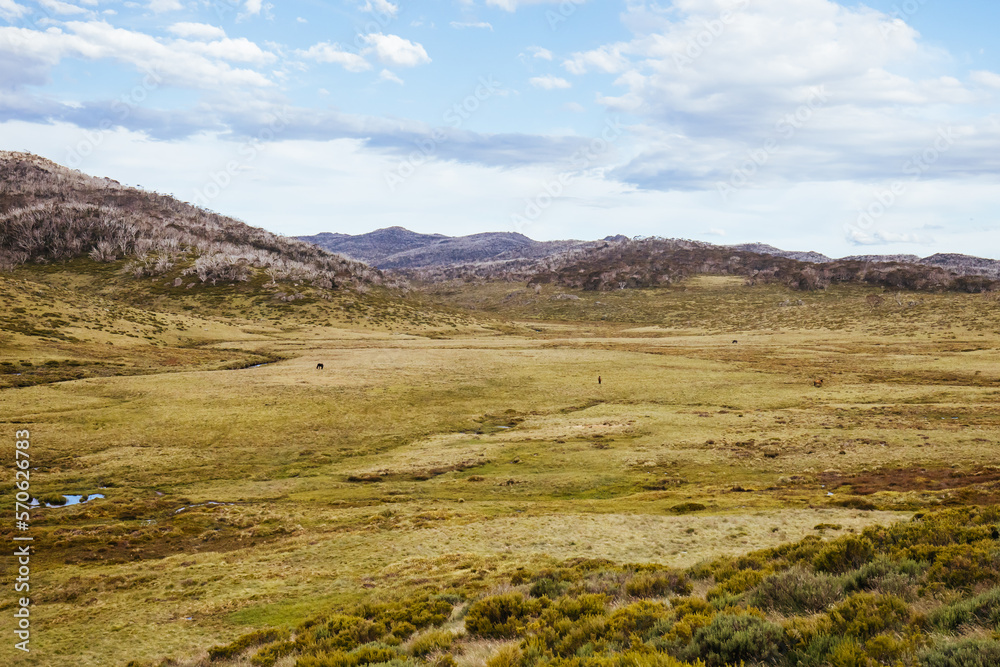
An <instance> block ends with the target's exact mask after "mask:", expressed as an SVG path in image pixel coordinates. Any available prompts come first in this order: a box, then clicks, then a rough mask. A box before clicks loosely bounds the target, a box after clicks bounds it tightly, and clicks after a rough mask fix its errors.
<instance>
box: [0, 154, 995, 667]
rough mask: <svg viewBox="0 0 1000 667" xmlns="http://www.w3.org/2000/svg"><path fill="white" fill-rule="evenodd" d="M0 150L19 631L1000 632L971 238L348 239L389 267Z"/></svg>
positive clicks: (983, 358) (987, 298) (938, 636)
mask: <svg viewBox="0 0 1000 667" xmlns="http://www.w3.org/2000/svg"><path fill="white" fill-rule="evenodd" d="M0 184H2V185H0V187H2V192H0V207H2V209H3V211H2V215H0V262H2V265H3V272H2V273H0V293H2V302H3V304H4V308H3V311H2V312H0V406H2V409H0V414H2V421H3V423H4V424H5V425H6V426H5V433H8V434H9V439H10V440H11V443H10V444H11V446H10V447H8V446H5V447H4V448H3V450H2V451H3V457H2V458H3V465H4V466H6V468H5V469H6V470H15V469H17V468H18V467H19V466H18V463H17V461H18V460H21V458H20V457H19V456H15V452H16V451H17V450H15V448H14V447H13V439H14V433H15V432H21V431H24V432H27V431H30V469H29V473H30V484H28V483H25V484H21V483H20V482H19V481H16V480H15V479H14V477H13V476H12V475H5V477H4V480H3V483H2V486H3V500H2V502H0V504H2V511H3V513H4V516H5V517H11V516H13V515H14V514H15V510H16V508H15V502H16V496H17V493H18V491H19V489H26V488H28V489H30V492H29V494H28V495H30V498H31V505H32V506H31V509H30V529H29V532H30V535H31V536H32V537H33V543H32V544H33V549H32V551H31V559H30V568H31V575H30V598H31V605H30V627H31V635H30V648H31V652H30V653H23V652H21V651H18V650H16V649H14V648H13V647H12V644H11V642H5V643H4V645H3V647H2V648H0V651H2V655H3V656H4V657H3V659H2V660H3V662H4V664H33V665H53V666H63V665H74V666H81V667H91V666H93V667H104V666H106V665H122V666H123V667H124V666H125V665H131V666H133V667H137V666H142V667H154V666H155V667H167V666H174V667H181V666H184V667H196V666H197V667H208V666H212V667H236V666H246V665H254V666H279V667H293V666H297V667H320V666H323V667H327V666H334V665H335V666H345V667H355V666H362V665H391V666H392V667H417V666H422V665H435V666H440V667H444V666H462V667H466V666H467V667H473V666H478V665H489V666H490V667H507V666H510V667H515V666H517V667H543V666H548V665H551V666H560V667H571V666H572V667H591V666H593V667H597V666H601V667H603V666H615V667H617V666H623V667H624V666H626V665H628V666H632V665H636V666H641V667H645V666H650V667H652V666H663V667H681V666H686V665H708V666H712V667H721V666H724V665H733V666H735V665H789V666H791V665H802V666H807V665H816V666H821V665H836V666H838V667H839V666H847V665H894V666H895V665H907V666H908V665H926V666H932V667H937V666H949V667H950V666H955V667H959V666H966V665H995V664H998V663H1000V641H998V635H997V632H998V629H1000V626H998V622H1000V510H998V509H997V501H998V499H1000V466H997V464H996V460H995V454H994V450H993V446H994V445H995V443H996V442H997V438H998V435H1000V415H998V414H997V411H996V407H995V406H996V403H997V400H998V397H1000V359H998V357H997V354H996V352H997V347H998V345H1000V307H998V292H997V291H995V288H996V287H997V282H996V281H997V278H996V271H995V268H993V266H992V265H991V264H990V263H989V262H984V261H982V260H978V261H974V258H962V257H958V256H949V257H936V258H934V257H932V258H927V259H925V260H918V259H917V258H913V259H906V258H903V259H900V258H888V259H885V258H883V259H881V260H880V259H877V258H854V259H850V258H849V259H845V260H837V261H833V260H829V261H806V260H805V259H795V258H794V257H790V256H785V255H781V254H779V252H778V251H777V250H776V249H773V248H767V247H760V246H755V247H752V248H750V247H748V248H732V247H730V248H724V247H722V246H714V245H711V244H706V243H700V242H694V241H679V240H667V239H659V240H657V239H645V240H634V239H629V238H627V237H614V238H608V239H605V240H604V241H597V242H580V243H568V242H567V243H559V244H554V245H552V246H551V247H549V246H546V247H541V248H539V247H537V244H534V242H531V241H530V239H527V240H521V239H525V238H526V237H519V235H515V234H508V235H502V234H500V235H487V237H486V238H483V237H468V238H462V239H451V240H449V239H448V237H441V238H437V237H435V238H431V239H425V238H416V237H418V236H419V235H412V234H410V233H408V232H406V231H405V230H400V229H398V228H397V229H388V230H383V231H381V232H377V233H375V234H374V235H370V236H368V237H366V239H360V237H351V238H353V239H354V240H352V241H351V243H354V244H355V246H357V247H358V248H362V247H367V246H365V244H366V243H367V244H368V246H372V247H374V248H375V250H377V251H378V252H375V251H373V252H375V255H373V256H368V257H367V261H369V262H371V263H372V264H374V265H376V266H377V265H379V264H380V263H381V262H383V260H384V261H387V262H393V263H394V266H395V267H396V268H394V269H385V270H382V269H378V268H374V267H373V266H370V265H368V264H366V263H364V262H362V261H361V260H359V259H347V258H345V257H344V256H342V255H339V254H333V253H331V252H329V251H327V250H324V249H322V248H320V247H318V246H314V245H310V244H308V243H306V242H304V241H300V240H295V239H290V238H285V237H279V236H276V235H274V234H271V233H269V232H266V231H264V230H261V229H256V228H252V227H249V226H247V225H245V224H243V223H241V222H239V221H237V220H233V219H230V218H226V217H224V216H221V215H219V214H214V213H209V212H207V211H205V210H203V209H199V208H196V207H193V206H191V205H187V204H183V203H181V202H179V201H177V200H176V199H173V198H171V197H168V196H164V195H158V194H155V193H151V192H147V191H143V190H138V189H135V188H130V187H126V186H123V185H120V184H119V183H117V182H114V181H111V180H108V179H103V178H96V177H91V176H87V175H84V174H82V173H80V172H76V171H73V170H70V169H67V168H65V167H61V166H59V165H56V164H55V163H52V162H49V161H47V160H45V159H42V158H39V157H36V156H33V155H30V154H25V153H5V154H3V156H2V162H0ZM387 239H388V240H393V243H394V244H395V245H393V243H389V241H388V240H387ZM327 240H328V241H329V239H327ZM335 240H336V239H335ZM362 240H364V243H362ZM339 242H346V241H345V240H344V239H340V241H339ZM533 244H534V245H533ZM390 246H391V247H390ZM522 246H523V247H522ZM528 246H530V248H527V247H528ZM428 248H429V249H428ZM517 248H520V250H518V249H517ZM525 248H527V249H525ZM379 249H381V250H379ZM360 252H361V251H358V250H355V256H358V254H359V253H360ZM400 253H403V254H404V255H406V254H407V253H409V254H408V255H406V256H410V257H421V258H424V259H421V260H420V261H415V262H409V263H407V262H406V261H404V260H403V259H400ZM428 253H431V254H433V253H438V254H441V253H443V254H444V255H445V256H447V257H451V258H452V259H451V260H448V261H445V260H435V261H430V260H426V258H427V256H428ZM505 253H506V254H505ZM512 253H513V254H512ZM786 255H787V253H786ZM386 258H393V259H386ZM813 259H814V260H815V258H813ZM425 260H426V261H425ZM5 437H8V436H5ZM18 437H19V438H20V437H21V436H18ZM25 460H27V459H25ZM23 477H24V479H25V481H28V480H29V475H24V476H23ZM23 530H24V529H23V528H21V529H19V528H18V527H17V526H16V525H15V524H14V523H12V522H11V521H8V520H7V519H5V520H4V522H3V523H2V527H0V535H2V538H3V540H4V541H5V542H7V543H8V544H20V543H17V542H11V540H12V539H14V538H16V537H18V535H24V533H23V532H22V531H23ZM17 576H18V574H17V568H16V567H12V568H7V569H5V571H4V575H3V580H2V582H0V583H2V587H3V588H4V590H5V591H12V590H13V589H14V588H13V587H14V584H15V581H16V580H17ZM25 595H29V594H28V593H25ZM18 597H19V596H18ZM17 608H18V601H17V598H16V597H11V596H5V597H4V598H3V602H2V609H3V614H4V616H5V617H8V618H9V617H11V616H12V615H13V614H14V613H15V611H16V609H17Z"/></svg>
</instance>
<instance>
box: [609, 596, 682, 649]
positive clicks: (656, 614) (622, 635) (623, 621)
mask: <svg viewBox="0 0 1000 667" xmlns="http://www.w3.org/2000/svg"><path fill="white" fill-rule="evenodd" d="M667 614H668V610H667V608H666V606H665V605H663V604H659V603H656V602H646V601H645V600H643V601H642V602H636V603H635V604H630V605H628V606H627V607H620V608H619V609H616V610H615V611H614V612H613V613H612V614H611V617H610V618H609V619H608V630H609V631H610V632H611V633H612V634H613V635H614V639H615V640H618V641H625V640H626V639H628V637H629V635H632V634H636V635H640V636H645V635H646V634H647V633H648V632H649V631H650V630H652V629H653V627H655V626H656V624H657V623H658V622H659V621H660V620H662V619H664V618H666V616H667Z"/></svg>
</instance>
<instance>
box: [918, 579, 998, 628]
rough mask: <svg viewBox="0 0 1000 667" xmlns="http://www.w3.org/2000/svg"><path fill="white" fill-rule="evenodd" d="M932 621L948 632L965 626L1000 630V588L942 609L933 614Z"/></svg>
mask: <svg viewBox="0 0 1000 667" xmlns="http://www.w3.org/2000/svg"><path fill="white" fill-rule="evenodd" d="M930 620H931V623H932V624H933V625H935V626H937V627H939V628H941V629H942V630H948V631H955V630H958V629H959V628H960V627H962V626H963V625H983V626H986V627H990V628H1000V588H994V589H992V590H989V591H986V592H985V593H982V594H980V595H977V596H976V597H974V598H970V599H968V600H961V601H959V602H955V603H953V604H950V605H947V606H945V607H941V608H940V609H938V610H936V611H935V612H934V613H933V614H931V619H930Z"/></svg>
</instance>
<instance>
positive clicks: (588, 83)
mask: <svg viewBox="0 0 1000 667" xmlns="http://www.w3.org/2000/svg"><path fill="white" fill-rule="evenodd" d="M998 25H1000V3H997V2H995V0H989V2H973V1H971V0H949V1H948V2H945V0H868V2H867V3H864V4H862V3H838V2H833V1H831V0H674V1H673V2H666V1H664V2H644V1H640V0H625V1H624V2H616V1H612V0H604V1H601V2H598V1H597V0H442V1H440V2H423V3H416V2H407V1H406V0H332V1H330V2H322V1H320V0H309V1H307V2H297V1H289V2H283V3H280V4H279V3H273V4H272V3H268V2H267V1H266V0H139V1H136V2H132V1H130V2H119V1H113V0H73V1H72V2H70V1H68V0H67V1H63V0H40V1H38V2H32V1H29V0H0V149H4V150H23V151H30V152H32V153H36V154H39V155H42V156H44V157H46V158H49V159H51V160H54V161H56V162H59V163H61V164H64V165H67V166H70V167H73V168H75V169H79V170H81V171H84V172H86V173H89V174H92V175H97V176H106V177H109V178H113V179H115V180H117V181H119V182H121V183H125V184H128V185H139V186H142V187H143V188H145V189H147V190H154V191H157V192H161V193H167V194H172V195H174V196H175V197H177V198H178V199H181V200H183V201H188V202H191V203H194V204H197V205H199V206H203V207H205V208H208V209H211V210H214V211H218V212H219V213H223V214H225V215H231V216H233V217H236V218H239V219H241V220H244V221H245V222H247V223H249V224H252V225H255V226H259V227H264V228H266V229H269V230H271V231H273V232H276V233H279V234H285V235H290V236H292V235H306V234H316V233H320V232H340V233H350V234H359V233H364V232H368V231H372V230H374V229H378V228H382V227H389V226H393V225H399V226H403V227H406V228H409V229H412V230H414V231H418V232H424V233H441V234H449V235H461V234H471V233H477V232H487V231H493V232H496V231H510V232H519V233H522V234H525V235H527V236H530V237H532V238H535V239H538V240H552V239H565V238H578V239H595V238H602V237H604V236H608V235H615V234H625V235H628V236H662V237H675V238H688V239H698V240H703V241H709V242H712V243H719V244H736V243H744V242H764V243H770V244H773V245H776V246H779V247H782V248H786V249H791V250H815V251H818V252H823V253H825V254H827V255H830V256H845V255H855V254H886V253H909V254H916V255H921V256H926V255H930V254H933V253H935V252H962V253H967V254H973V255H978V256H987V257H995V258H1000V233H998V231H1000V206H998V203H1000V187H998V174H1000V42H998V41H997V40H996V38H995V32H996V27H997V26H998Z"/></svg>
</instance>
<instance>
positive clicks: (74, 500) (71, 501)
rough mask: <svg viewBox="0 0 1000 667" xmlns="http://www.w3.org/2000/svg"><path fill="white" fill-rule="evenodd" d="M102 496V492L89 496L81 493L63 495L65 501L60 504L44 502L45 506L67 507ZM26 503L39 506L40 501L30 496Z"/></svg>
mask: <svg viewBox="0 0 1000 667" xmlns="http://www.w3.org/2000/svg"><path fill="white" fill-rule="evenodd" d="M103 497H104V494H103V493H92V494H90V495H89V496H88V495H82V496H70V495H64V496H63V498H65V499H66V502H65V503H63V504H61V505H57V504H52V503H45V506H46V507H69V506H70V505H82V504H84V503H89V502H90V501H91V500H97V499H98V498H103ZM28 504H29V505H30V506H31V507H40V506H41V504H42V503H41V502H40V501H39V500H38V498H32V499H31V502H30V503H28Z"/></svg>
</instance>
